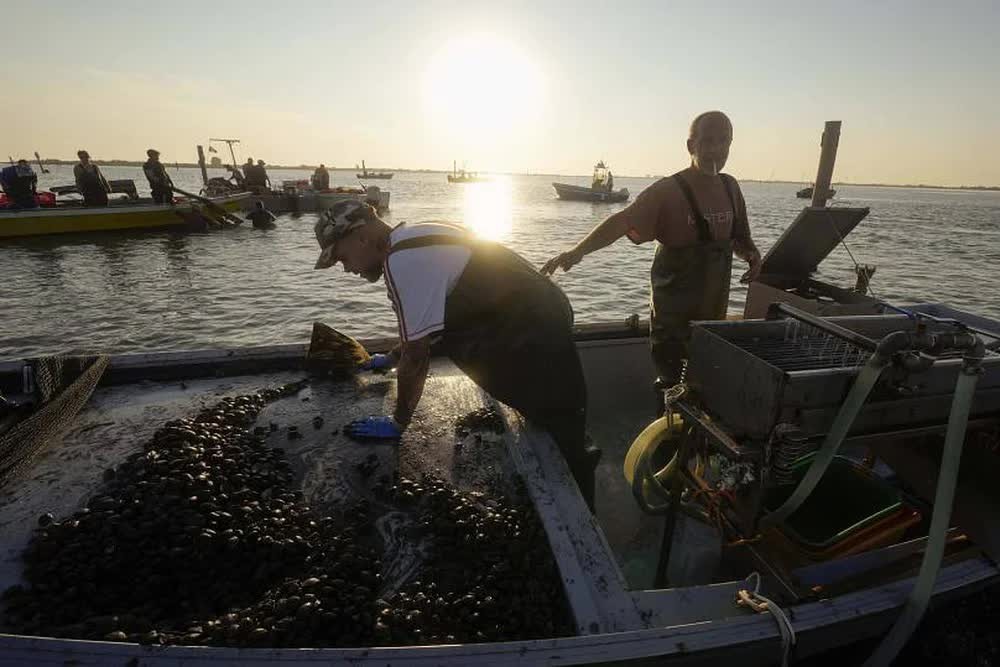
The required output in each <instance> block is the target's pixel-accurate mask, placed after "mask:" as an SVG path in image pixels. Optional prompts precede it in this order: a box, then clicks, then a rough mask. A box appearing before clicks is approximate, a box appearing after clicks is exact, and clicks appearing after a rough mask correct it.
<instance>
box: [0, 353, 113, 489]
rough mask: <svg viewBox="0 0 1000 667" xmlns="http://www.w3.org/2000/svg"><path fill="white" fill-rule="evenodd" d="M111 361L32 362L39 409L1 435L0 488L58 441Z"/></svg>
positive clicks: (64, 358)
mask: <svg viewBox="0 0 1000 667" xmlns="http://www.w3.org/2000/svg"><path fill="white" fill-rule="evenodd" d="M107 365H108V357H106V356H96V357H67V356H57V357H44V358H41V359H35V360H32V361H31V362H30V368H31V374H30V376H31V377H32V378H33V381H34V391H33V393H34V396H35V399H36V406H37V407H36V408H35V409H34V410H33V411H32V412H31V414H30V415H29V416H28V417H26V418H25V419H22V420H21V421H19V422H17V423H16V424H14V425H13V426H12V427H10V429H9V430H7V431H5V432H2V433H0V488H3V487H4V486H6V485H7V483H8V482H10V481H11V480H12V479H14V478H16V477H17V476H18V475H19V474H21V473H23V472H24V471H25V470H27V468H28V467H29V466H30V465H31V462H32V461H33V460H34V459H35V457H37V456H38V455H39V454H40V453H41V452H42V451H43V450H44V449H45V448H46V447H47V446H49V445H50V444H51V443H53V442H54V441H56V440H57V439H58V438H59V437H60V436H61V435H62V433H63V431H64V429H65V428H66V427H67V426H69V424H70V422H71V421H72V419H73V417H74V416H75V415H76V413H78V412H79V411H80V408H82V407H83V405H84V404H85V403H86V402H87V400H88V399H89V398H90V395H91V394H92V393H93V392H94V388H95V387H96V386H97V383H98V381H100V379H101V375H103V374H104V369H105V368H107Z"/></svg>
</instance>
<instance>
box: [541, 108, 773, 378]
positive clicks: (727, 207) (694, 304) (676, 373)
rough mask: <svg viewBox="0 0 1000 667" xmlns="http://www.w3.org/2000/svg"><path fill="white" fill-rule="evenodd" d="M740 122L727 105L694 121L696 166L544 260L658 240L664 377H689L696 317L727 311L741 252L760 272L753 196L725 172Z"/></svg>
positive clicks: (691, 143)
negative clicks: (750, 210)
mask: <svg viewBox="0 0 1000 667" xmlns="http://www.w3.org/2000/svg"><path fill="white" fill-rule="evenodd" d="M732 141H733V126H732V123H731V122H730V120H729V118H728V117H727V116H726V115H725V114H724V113H722V112H721V111H708V112H706V113H703V114H701V115H699V116H698V117H697V118H695V119H694V121H693V122H692V123H691V128H690V130H689V132H688V140H687V149H688V153H690V155H691V166H690V167H688V168H687V169H684V170H682V171H679V172H677V173H676V174H674V175H673V176H669V177H667V178H662V179H660V180H659V181H657V182H656V183H653V184H652V185H651V186H649V187H648V188H646V189H645V190H644V191H643V192H642V193H641V194H640V195H639V196H638V197H636V200H635V201H634V202H632V204H630V205H629V206H628V207H626V208H624V209H622V210H621V211H618V212H617V213H615V214H613V215H611V216H610V217H609V218H608V219H607V220H605V221H604V222H602V223H601V224H599V225H598V226H597V227H595V228H594V229H593V231H591V232H590V234H588V235H587V237H586V238H584V239H583V240H581V241H580V242H579V243H577V244H576V246H575V247H573V248H572V249H571V250H568V251H566V252H564V253H562V254H560V255H557V256H556V257H553V258H552V259H550V260H549V261H548V262H546V263H545V265H544V266H543V267H542V272H543V273H546V274H552V273H553V272H554V271H555V270H556V269H557V268H562V269H563V270H564V271H569V270H570V269H571V268H572V267H573V266H574V265H576V264H577V263H579V262H580V260H582V259H583V258H584V257H585V256H587V255H589V254H590V253H592V252H594V251H595V250H600V249H601V248H604V247H606V246H609V245H611V244H612V243H614V242H615V241H617V240H618V239H620V238H621V237H622V236H627V237H628V238H629V240H630V241H632V242H633V243H645V242H647V241H653V240H655V241H657V244H656V254H655V256H654V258H653V267H652V270H651V271H650V324H649V339H650V347H651V351H652V355H653V361H654V362H655V363H656V367H657V371H658V372H659V375H660V377H661V378H662V379H663V380H664V381H666V382H667V383H669V384H671V385H672V384H676V383H678V382H680V381H681V379H682V377H683V368H684V361H683V360H684V359H685V358H686V357H687V341H688V339H689V337H690V323H691V321H692V320H719V319H725V317H726V309H727V306H728V304H729V283H730V279H731V275H732V264H733V253H735V254H736V255H737V256H739V257H740V258H741V259H744V260H746V261H747V262H748V263H749V265H750V268H749V270H748V271H747V272H746V273H745V274H744V275H743V278H742V281H743V282H749V281H750V280H753V279H755V278H756V277H757V275H758V274H759V273H760V266H761V259H760V253H759V252H758V251H757V247H756V246H755V245H754V243H753V239H752V238H751V236H750V225H749V222H748V220H747V212H746V203H745V202H744V200H743V193H742V192H741V191H740V186H739V184H738V183H737V182H736V179H735V178H733V177H732V176H730V175H728V174H723V173H720V172H721V170H722V168H723V167H724V166H725V165H726V160H727V159H728V158H729V147H730V145H731V144H732Z"/></svg>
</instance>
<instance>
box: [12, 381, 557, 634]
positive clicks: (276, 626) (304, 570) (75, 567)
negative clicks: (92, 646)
mask: <svg viewBox="0 0 1000 667" xmlns="http://www.w3.org/2000/svg"><path fill="white" fill-rule="evenodd" d="M297 389H298V386H296V385H288V386H285V387H282V388H278V389H269V390H265V391H262V392H260V393H258V394H254V395H249V396H240V397H235V398H228V399H224V400H223V401H221V402H220V403H219V404H217V405H215V406H213V407H211V408H209V409H207V410H204V411H203V412H201V413H200V414H198V415H197V416H196V417H195V418H194V419H185V420H178V421H172V422H168V423H166V424H165V425H164V426H163V427H162V428H160V429H158V430H157V431H156V432H155V434H154V435H153V437H152V439H151V440H150V441H149V442H148V443H147V444H146V445H145V447H144V451H142V452H139V453H136V454H134V455H132V456H130V457H129V458H128V459H127V460H126V461H125V462H124V463H122V465H120V466H119V467H118V468H117V469H109V470H107V471H106V472H105V475H104V483H103V485H102V487H101V489H100V492H99V493H98V495H95V496H94V497H92V498H91V499H90V500H89V502H88V503H87V507H86V508H85V509H82V510H79V511H77V512H76V513H74V514H73V515H72V516H70V517H67V518H65V519H63V520H61V521H56V520H54V518H53V517H51V515H44V516H42V517H41V518H40V519H39V526H40V527H39V529H38V530H37V531H36V532H35V534H34V536H33V537H32V540H31V542H30V543H29V545H28V548H27V549H26V551H25V553H24V561H25V570H24V574H25V580H26V582H27V585H26V586H23V587H22V586H14V587H12V588H10V589H8V590H7V591H6V592H5V593H4V603H5V605H4V606H5V615H6V622H7V625H8V626H9V627H10V628H11V629H13V630H14V631H16V632H20V633H25V634H34V635H48V636H60V637H73V638H85V639H105V640H110V641H132V642H140V643H155V644H162V643H181V644H189V645H191V644H199V645H226V646H371V645H405V644H413V643H438V642H456V641H457V642H464V641H488V640H493V641H496V640H511V639H522V638H525V639H526V638H536V637H546V636H553V635H565V634H572V624H571V622H570V620H569V619H570V615H569V612H568V608H567V605H566V602H565V598H564V596H563V592H562V585H561V582H560V579H559V576H558V571H557V568H556V566H555V563H554V561H553V559H552V555H551V552H550V551H549V548H548V544H547V541H546V540H545V537H544V532H543V531H542V529H541V528H540V526H539V524H538V521H537V518H536V517H535V515H534V511H533V510H532V509H531V508H530V507H528V506H524V505H520V506H508V505H507V504H505V503H506V501H504V500H503V499H500V500H495V499H489V498H486V497H485V496H484V495H482V494H475V493H462V492H460V491H458V490H456V489H455V488H453V487H451V486H450V485H448V484H446V483H445V482H443V481H441V480H437V479H434V478H426V479H424V480H423V481H421V482H415V481H409V480H399V481H398V483H395V484H393V483H391V482H389V481H388V479H387V478H386V477H383V478H382V481H381V482H380V483H379V484H378V485H377V486H376V489H375V490H376V494H377V500H376V502H377V503H378V504H379V505H381V506H382V507H383V509H384V508H385V507H389V508H393V509H395V508H398V509H399V510H400V511H403V512H406V513H408V514H410V515H412V516H416V517H417V521H416V522H415V525H416V526H417V527H416V528H414V531H415V532H416V533H419V534H418V535H416V534H415V535H413V537H414V539H418V538H419V539H422V540H424V541H425V542H426V543H428V544H430V545H431V548H430V550H429V553H428V555H427V557H426V560H425V562H424V563H423V567H422V570H421V572H420V574H419V575H418V576H419V579H417V580H414V581H411V582H410V583H407V584H405V585H403V587H402V588H401V589H400V590H399V591H393V592H388V591H381V590H380V589H381V587H382V584H381V576H380V570H381V562H380V552H381V549H382V544H381V542H380V539H379V537H378V535H377V534H376V532H375V531H374V522H373V518H372V517H371V504H370V503H368V502H367V501H365V500H360V501H358V502H356V503H354V504H352V505H351V506H350V507H344V508H343V511H342V512H338V513H336V514H326V515H323V514H321V513H319V512H317V511H315V510H313V509H312V508H311V507H309V506H308V505H307V504H306V503H305V501H304V499H303V497H302V494H301V492H299V491H298V490H295V489H294V488H293V485H292V482H293V474H292V472H291V467H290V465H289V464H288V462H287V461H286V459H285V457H284V453H283V451H282V450H281V449H272V448H270V447H269V446H268V445H267V443H266V441H265V437H264V434H263V433H261V431H262V430H264V429H257V430H256V431H254V430H251V429H252V426H253V423H254V421H255V420H256V418H257V415H258V414H259V412H260V410H261V409H262V408H263V407H264V405H265V403H266V402H267V401H270V400H274V399H277V398H280V397H282V396H287V395H290V394H291V393H294V392H295V391H297Z"/></svg>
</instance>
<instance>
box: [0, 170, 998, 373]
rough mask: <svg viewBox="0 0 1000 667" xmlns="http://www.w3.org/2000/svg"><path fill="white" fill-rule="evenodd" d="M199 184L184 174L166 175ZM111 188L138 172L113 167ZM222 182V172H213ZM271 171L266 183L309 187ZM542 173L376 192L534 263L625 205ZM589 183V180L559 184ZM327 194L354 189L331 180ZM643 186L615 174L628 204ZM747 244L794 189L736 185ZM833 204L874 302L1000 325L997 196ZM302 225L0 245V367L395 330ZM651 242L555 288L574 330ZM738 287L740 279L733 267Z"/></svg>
mask: <svg viewBox="0 0 1000 667" xmlns="http://www.w3.org/2000/svg"><path fill="white" fill-rule="evenodd" d="M170 172H171V175H172V177H173V178H174V181H175V182H176V183H177V184H178V185H179V186H181V187H185V188H186V189H188V188H190V189H196V188H197V186H198V184H199V183H200V177H199V174H198V171H197V170H196V169H179V170H175V169H173V168H171V169H170ZM105 173H106V175H107V176H108V177H109V178H133V179H135V181H136V183H137V185H138V186H139V188H140V190H143V189H144V188H145V183H146V182H145V178H143V176H142V172H141V170H140V169H139V168H127V167H118V168H114V167H109V168H106V169H105ZM218 174H219V175H221V172H218ZM308 175H309V173H308V172H306V171H295V170H276V171H273V172H272V173H271V176H272V179H273V180H274V181H275V182H278V181H280V180H282V179H292V178H305V177H307V176H308ZM552 180H553V179H552V178H551V177H547V176H511V177H504V178H501V179H499V180H497V181H496V182H493V183H483V184H469V185H450V184H449V183H447V181H446V179H445V176H444V175H443V174H427V173H398V174H396V176H395V178H394V179H393V180H391V181H383V182H380V185H382V184H384V185H383V187H384V188H386V189H389V190H390V191H391V192H392V212H391V213H390V214H389V215H388V216H387V220H388V221H389V222H390V223H398V222H401V221H407V222H420V221H427V220H446V221H451V222H464V223H465V224H467V225H469V226H471V227H472V228H473V229H475V230H476V231H477V232H479V233H480V234H482V235H484V236H488V237H491V238H495V239H498V240H501V241H503V242H504V243H507V244H508V245H509V246H510V247H512V248H513V249H515V250H517V251H518V252H520V253H521V254H522V255H524V256H525V257H527V258H528V259H529V260H531V261H532V262H534V263H535V264H536V265H540V264H541V263H542V262H543V261H544V260H546V259H547V258H548V257H550V256H551V255H553V254H554V253H556V252H558V251H560V250H562V249H565V248H567V247H568V246H570V245H571V244H572V243H574V242H575V241H576V240H577V239H579V238H580V237H581V236H582V235H584V234H585V233H586V232H587V231H588V230H589V229H590V228H591V227H592V226H593V225H595V224H596V223H598V222H599V221H600V220H602V219H603V218H604V217H606V216H607V215H608V214H610V213H612V212H614V211H616V210H618V209H619V208H621V205H606V204H605V205H598V204H588V203H576V202H561V201H559V200H557V199H556V198H555V194H554V192H553V190H552V187H551V185H550V182H551V181H552ZM559 180H563V181H567V182H576V183H580V184H587V181H588V179H587V178H582V177H581V178H573V177H567V178H560V179H559ZM332 181H333V182H334V184H343V185H348V184H356V183H357V181H356V180H355V178H354V174H353V173H348V172H333V173H332ZM71 182H72V172H71V169H70V168H69V167H52V173H51V174H48V175H42V176H40V185H41V186H42V187H45V186H49V185H56V184H65V183H71ZM651 182H652V179H638V178H620V179H616V183H617V184H618V185H619V186H624V187H627V188H629V190H630V191H631V192H632V193H633V195H635V194H637V193H638V192H640V191H641V190H642V189H643V188H645V187H646V186H647V185H649V184H650V183H651ZM743 188H744V193H745V196H746V200H747V205H748V207H749V212H750V219H751V225H752V230H753V234H754V238H755V239H756V241H757V244H758V246H760V248H761V250H762V251H766V250H767V248H769V247H770V246H771V245H772V244H773V243H774V241H775V240H776V239H777V238H778V235H779V234H780V233H781V232H782V230H784V229H785V227H787V226H788V224H789V223H790V222H791V221H792V220H793V219H794V217H795V215H796V214H797V213H798V212H799V211H800V210H801V208H802V205H803V203H804V202H803V201H802V200H798V199H796V198H795V196H794V192H795V190H796V189H797V186H795V185H793V184H779V183H746V184H744V186H743ZM836 205H840V206H847V205H850V206H869V207H871V209H872V212H871V215H870V216H869V217H868V219H867V220H865V221H864V222H862V223H861V225H860V226H859V227H858V229H856V230H855V231H854V232H853V233H852V234H851V235H850V236H849V237H848V239H847V242H848V245H849V246H850V247H851V250H852V251H853V254H854V256H855V258H856V259H857V260H858V261H859V262H863V263H868V264H876V265H878V272H877V273H876V275H875V278H874V280H873V283H872V284H873V287H874V290H875V292H876V293H877V295H878V296H879V297H880V298H882V299H886V300H889V301H891V302H895V303H906V302H919V301H942V302H947V303H950V304H951V305H954V306H956V307H960V308H964V309H968V310H972V311H976V312H979V313H982V314H985V315H988V316H993V317H1000V299H998V298H997V294H1000V272H998V271H997V270H996V267H997V266H998V264H1000V193H997V192H974V191H958V190H921V189H903V188H875V187H851V186H847V187H843V188H839V189H838V193H837V199H836ZM314 221H315V216H314V215H302V216H300V217H293V216H290V215H285V216H281V217H280V218H279V220H278V225H279V226H278V229H276V230H272V231H262V230H255V229H252V228H251V227H250V226H249V225H247V226H245V227H242V228H237V229H231V230H226V231H217V232H209V233H200V234H180V233H167V232H164V233H146V234H138V235H136V234H131V235H117V234H112V235H103V236H89V237H77V238H74V237H69V236H62V237H49V238H44V237H43V238H38V239H28V240H19V241H14V242H0V265H2V267H3V269H2V270H3V281H2V283H0V359H16V358H22V357H25V356H32V355H39V354H49V353H56V352H71V351H75V352H80V351H103V352H115V353H118V352H136V351H144V350H166V349H175V350H176V349H195V348H218V347H231V346H245V345H260V344H271V343H287V342H303V341H305V340H307V339H308V336H309V332H310V330H311V326H312V322H313V321H314V320H322V321H324V322H327V323H329V324H331V325H333V326H336V327H338V328H340V329H342V330H343V331H345V332H347V333H350V334H353V335H355V336H359V337H366V336H376V335H391V334H393V333H395V320H394V317H393V314H392V311H391V309H390V307H389V303H388V300H387V298H386V295H385V289H384V287H383V286H382V285H381V283H379V284H375V285H371V284H368V283H367V282H365V281H363V280H361V279H359V278H356V277H354V276H350V275H346V274H344V273H342V272H341V271H340V270H338V269H334V270H328V271H314V270H313V268H312V266H313V263H314V262H315V259H316V256H317V252H318V250H317V247H316V242H315V240H314V238H313V234H312V226H313V222H314ZM652 254H653V244H646V245H641V246H634V245H632V244H631V243H629V242H628V241H625V240H622V241H620V242H619V243H617V244H615V245H614V246H612V247H610V248H607V249H605V250H603V251H600V252H598V253H595V254H594V255H591V256H590V257H588V258H587V259H585V260H584V261H583V263H581V264H580V265H578V266H577V267H576V268H574V269H573V271H571V272H570V273H567V274H562V273H560V274H558V275H557V276H556V280H557V281H558V282H559V284H560V285H561V286H562V287H563V288H564V289H565V290H566V292H567V294H568V295H569V297H570V299H571V300H572V302H573V305H574V308H575V310H576V313H577V321H578V322H598V321H604V322H606V321H615V320H621V319H623V318H625V317H627V316H628V315H630V314H632V313H640V314H645V312H646V310H647V308H648V306H647V299H648V294H647V278H648V273H649V265H650V262H651V259H652ZM736 264H737V267H736V270H735V271H734V274H735V275H734V281H735V280H737V279H738V277H739V275H740V274H741V273H742V269H743V265H742V262H739V261H737V263H736ZM852 267H853V263H852V262H851V259H850V257H849V256H848V254H847V252H846V251H845V250H844V249H843V248H838V249H837V250H836V251H834V253H832V254H831V255H830V257H829V258H828V259H827V260H826V262H824V264H823V265H822V266H821V268H820V272H819V278H820V279H822V280H826V281H828V282H832V283H835V284H839V285H843V286H851V285H853V284H854V273H853V269H852ZM745 294H746V291H745V288H743V287H742V286H740V285H739V284H734V286H733V291H732V297H731V302H730V307H731V309H732V310H733V311H734V312H740V311H741V310H742V303H743V299H744V297H745Z"/></svg>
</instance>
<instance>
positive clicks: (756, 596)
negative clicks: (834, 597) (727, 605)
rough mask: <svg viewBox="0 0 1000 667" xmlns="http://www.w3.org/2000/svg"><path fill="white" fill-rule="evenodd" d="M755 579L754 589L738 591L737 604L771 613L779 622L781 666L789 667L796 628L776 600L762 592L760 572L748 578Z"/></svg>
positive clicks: (748, 580)
mask: <svg viewBox="0 0 1000 667" xmlns="http://www.w3.org/2000/svg"><path fill="white" fill-rule="evenodd" d="M751 579H753V580H754V585H753V590H747V589H745V588H741V589H740V590H738V591H736V604H738V605H739V606H741V607H749V608H750V609H752V610H753V611H755V612H757V613H758V614H764V613H770V614H771V616H772V617H773V618H774V620H775V622H776V623H777V624H778V632H780V633H781V667H788V659H789V657H790V656H791V653H792V647H793V646H795V642H796V638H795V628H794V627H793V626H792V621H791V620H790V619H789V618H788V615H787V614H786V613H785V611H784V610H783V609H782V608H781V607H780V606H778V604H777V603H776V602H774V601H773V600H771V599H770V598H767V597H765V596H763V595H761V594H760V574H758V573H757V572H751V573H750V576H748V577H747V578H746V582H747V583H748V584H749V583H750V581H751Z"/></svg>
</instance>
